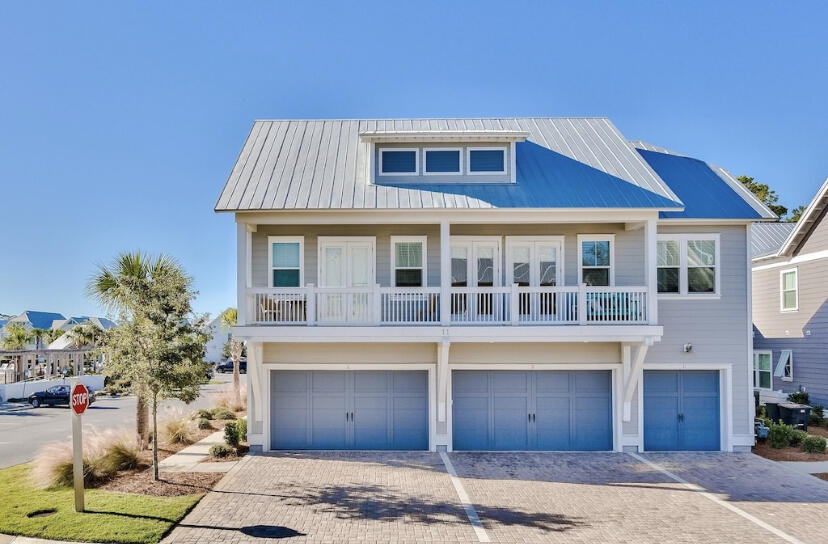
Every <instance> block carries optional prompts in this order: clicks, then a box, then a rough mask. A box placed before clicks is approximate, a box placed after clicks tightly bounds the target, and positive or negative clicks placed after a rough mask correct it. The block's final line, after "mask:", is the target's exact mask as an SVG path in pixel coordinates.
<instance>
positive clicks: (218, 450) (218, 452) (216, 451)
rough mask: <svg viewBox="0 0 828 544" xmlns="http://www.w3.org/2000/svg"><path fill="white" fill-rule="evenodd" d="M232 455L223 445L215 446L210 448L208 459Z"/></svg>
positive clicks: (231, 451)
mask: <svg viewBox="0 0 828 544" xmlns="http://www.w3.org/2000/svg"><path fill="white" fill-rule="evenodd" d="M232 454H233V450H232V449H230V448H229V447H227V446H225V445H224V444H216V445H215V446H212V447H211V448H210V457H218V458H224V457H228V456H230V455H232Z"/></svg>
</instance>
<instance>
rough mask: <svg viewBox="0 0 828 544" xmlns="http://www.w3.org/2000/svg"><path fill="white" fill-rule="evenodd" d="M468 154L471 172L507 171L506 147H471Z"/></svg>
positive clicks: (491, 172)
mask: <svg viewBox="0 0 828 544" xmlns="http://www.w3.org/2000/svg"><path fill="white" fill-rule="evenodd" d="M468 155H469V159H468V163H469V174H504V173H506V148H503V147H470V148H468Z"/></svg>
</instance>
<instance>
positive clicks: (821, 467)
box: [777, 461, 828, 474]
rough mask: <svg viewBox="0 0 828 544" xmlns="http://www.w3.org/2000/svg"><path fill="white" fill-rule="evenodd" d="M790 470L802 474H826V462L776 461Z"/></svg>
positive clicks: (827, 462) (827, 469)
mask: <svg viewBox="0 0 828 544" xmlns="http://www.w3.org/2000/svg"><path fill="white" fill-rule="evenodd" d="M777 462H778V463H779V464H780V465H784V466H786V467H788V468H790V469H793V470H795V471H797V472H801V473H803V474H816V473H818V472H820V473H821V472H828V461H777Z"/></svg>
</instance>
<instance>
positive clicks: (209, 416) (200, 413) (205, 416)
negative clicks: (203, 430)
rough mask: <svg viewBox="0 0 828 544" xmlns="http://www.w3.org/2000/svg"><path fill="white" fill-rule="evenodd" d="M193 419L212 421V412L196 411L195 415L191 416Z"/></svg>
mask: <svg viewBox="0 0 828 544" xmlns="http://www.w3.org/2000/svg"><path fill="white" fill-rule="evenodd" d="M193 419H206V420H208V421H209V420H211V419H213V412H211V411H210V410H205V409H203V408H202V409H201V410H198V411H196V413H195V414H193Z"/></svg>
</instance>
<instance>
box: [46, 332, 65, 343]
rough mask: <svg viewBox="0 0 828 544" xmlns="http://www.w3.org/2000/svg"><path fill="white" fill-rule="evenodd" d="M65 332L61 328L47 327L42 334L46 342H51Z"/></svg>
mask: <svg viewBox="0 0 828 544" xmlns="http://www.w3.org/2000/svg"><path fill="white" fill-rule="evenodd" d="M65 332H66V331H65V330H63V329H49V330H48V331H46V334H44V335H43V336H44V337H45V338H46V343H47V344H51V343H52V342H54V341H55V340H57V339H58V338H60V337H61V336H63V333H65Z"/></svg>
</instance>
